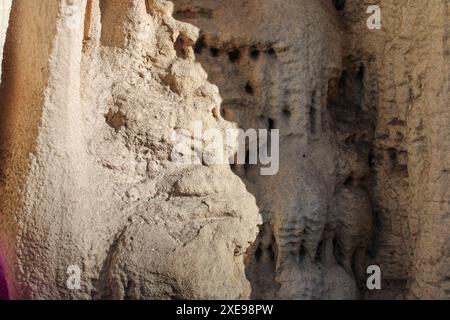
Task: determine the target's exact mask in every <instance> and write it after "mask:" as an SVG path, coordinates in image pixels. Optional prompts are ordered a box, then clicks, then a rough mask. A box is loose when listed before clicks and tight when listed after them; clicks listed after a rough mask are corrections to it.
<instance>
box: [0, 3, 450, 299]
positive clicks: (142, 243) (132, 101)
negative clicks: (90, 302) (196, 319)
mask: <svg viewBox="0 0 450 320" xmlns="http://www.w3.org/2000/svg"><path fill="white" fill-rule="evenodd" d="M375 4H376V5H379V6H380V8H381V12H382V29H381V30H370V29H368V28H367V26H366V21H367V19H368V17H369V15H368V14H367V13H366V9H367V7H368V6H369V5H375ZM9 8H11V14H10V18H9V21H8V18H7V17H8V15H9ZM0 9H1V13H0V15H1V18H2V20H1V23H0V48H1V49H0V53H2V52H3V54H1V55H0V57H2V58H3V63H2V72H3V73H2V75H1V76H2V78H1V88H0V109H1V113H2V118H1V120H0V201H1V203H2V209H1V212H0V289H2V290H1V291H0V297H2V295H3V296H4V295H8V297H9V298H11V299H46V298H57V299H180V298H186V299H200V298H204V299H214V298H222V299H247V298H255V299H274V298H276V299H358V298H367V299H376V298H400V299H403V298H404V299H409V298H418V299H420V298H450V281H449V279H450V208H449V199H450V195H449V190H450V188H449V187H448V184H449V173H448V170H450V139H449V138H450V137H449V136H450V113H449V110H450V109H449V108H448V101H449V74H450V63H449V55H450V49H449V36H448V35H449V32H450V26H449V24H450V19H449V10H450V4H449V2H448V0H433V1H428V0H420V1H415V2H411V1H407V0H401V1H391V0H374V1H372V2H370V3H369V1H363V0H347V1H343V0H335V1H333V0H329V1H328V0H324V1H322V0H283V1H277V0H246V1H244V0H227V1H225V0H223V1H222V0H174V1H165V0H58V1H53V0H41V1H35V0H13V1H11V0H9V1H7V0H0ZM3 42H5V45H4V48H3ZM2 50H3V51H2ZM0 59H1V58H0ZM195 121H201V122H202V123H203V126H204V129H208V128H218V129H220V130H221V132H225V131H226V130H227V129H229V128H237V127H239V128H243V129H250V128H254V129H268V130H274V129H279V130H280V154H279V157H280V167H279V172H278V173H277V174H275V175H273V176H262V175H260V167H259V166H258V165H231V166H229V165H218V164H215V165H214V164H211V163H208V162H203V163H202V162H201V161H199V163H198V164H195V165H189V164H185V165H180V164H177V163H175V162H174V161H173V160H174V159H172V155H173V154H172V149H173V146H174V143H175V142H174V141H173V139H172V133H173V131H174V130H181V129H191V127H192V124H193V123H194V122H195ZM200 143H201V142H200ZM194 151H195V150H194ZM197 152H198V150H197ZM198 156H199V157H200V156H201V155H198ZM373 264H375V265H379V266H380V268H381V270H382V289H381V290H375V291H369V290H367V287H366V285H365V284H366V278H367V274H366V268H367V266H369V265H373ZM74 265H75V266H79V267H80V269H81V275H82V279H81V280H82V281H81V289H79V290H70V288H68V286H67V285H66V280H67V278H68V276H69V275H68V274H67V268H68V267H69V266H74ZM3 269H4V270H3ZM2 270H3V271H2ZM3 274H4V275H3ZM6 289H7V290H6Z"/></svg>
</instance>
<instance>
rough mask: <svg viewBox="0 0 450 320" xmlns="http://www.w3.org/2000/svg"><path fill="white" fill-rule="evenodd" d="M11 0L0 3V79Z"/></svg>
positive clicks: (2, 0) (3, 0)
mask: <svg viewBox="0 0 450 320" xmlns="http://www.w3.org/2000/svg"><path fill="white" fill-rule="evenodd" d="M11 2H12V0H1V1H0V19H1V20H0V79H1V76H2V68H1V64H2V60H3V46H4V45H5V39H6V31H7V29H8V23H9V12H10V11H11Z"/></svg>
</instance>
